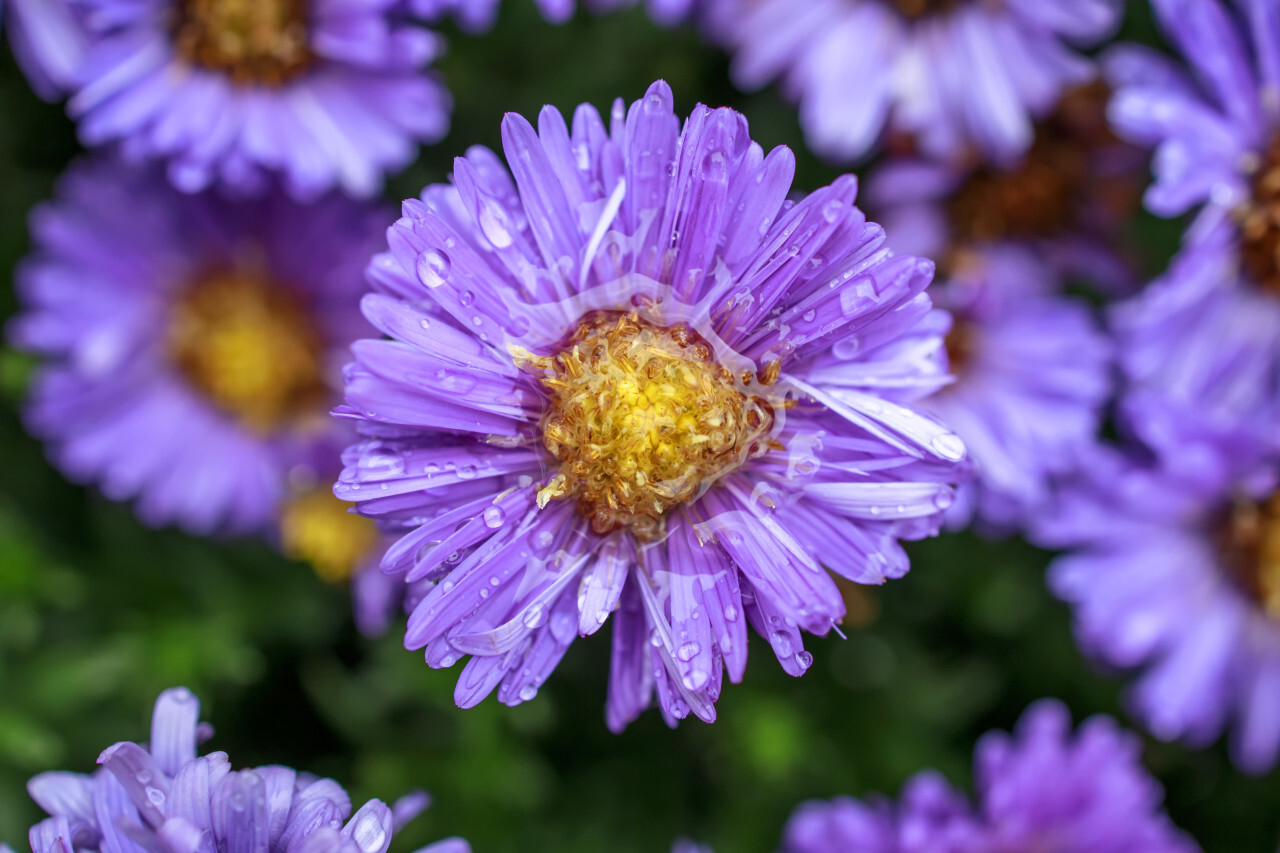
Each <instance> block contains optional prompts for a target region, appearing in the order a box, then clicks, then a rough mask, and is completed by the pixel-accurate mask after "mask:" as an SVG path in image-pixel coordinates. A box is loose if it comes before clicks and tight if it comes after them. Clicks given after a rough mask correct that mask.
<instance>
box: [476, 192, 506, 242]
mask: <svg viewBox="0 0 1280 853" xmlns="http://www.w3.org/2000/svg"><path fill="white" fill-rule="evenodd" d="M478 219H479V224H480V230H481V231H482V232H483V233H484V236H485V237H486V238H487V239H488V240H489V242H490V243H491V244H492V245H493V247H494V248H495V249H505V248H507V247H508V246H510V245H511V244H512V243H514V242H515V239H514V238H513V237H512V236H511V230H510V228H509V227H508V225H507V222H508V220H507V212H506V211H505V210H503V209H502V208H501V207H500V206H499V205H498V203H497V202H496V201H493V200H492V199H486V200H485V201H484V202H483V203H482V204H481V205H480V215H479V217H478Z"/></svg>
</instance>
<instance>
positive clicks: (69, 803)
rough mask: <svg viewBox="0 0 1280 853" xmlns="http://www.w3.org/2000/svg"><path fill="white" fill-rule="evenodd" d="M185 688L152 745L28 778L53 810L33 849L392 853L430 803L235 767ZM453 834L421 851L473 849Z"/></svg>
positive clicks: (177, 692)
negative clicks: (355, 796) (210, 746)
mask: <svg viewBox="0 0 1280 853" xmlns="http://www.w3.org/2000/svg"><path fill="white" fill-rule="evenodd" d="M199 719H200V703H199V700H197V699H196V697H195V695H194V694H192V693H191V691H189V690H187V689H186V688H184V687H177V688H174V689H171V690H166V691H165V692H163V693H161V694H160V697H159V698H158V699H157V700H156V705H155V712H154V714H153V716H152V720H151V741H150V744H149V745H147V746H141V745H139V744H136V743H130V742H127V741H126V742H122V743H117V744H115V745H113V746H110V747H108V748H107V749H106V750H104V751H103V753H102V755H100V756H99V757H98V764H99V765H101V767H100V769H99V770H98V771H97V772H96V773H93V774H89V775H86V774H80V773H68V772H49V773H42V774H40V775H39V776H36V777H35V778H33V779H32V780H31V781H30V783H28V785H27V789H28V791H29V792H30V794H31V798H32V799H33V800H35V802H36V804H37V805H39V806H40V807H41V808H42V809H44V810H45V812H46V813H47V814H48V815H49V817H47V818H45V819H44V820H42V821H41V822H40V823H38V824H36V825H35V826H33V827H31V833H30V841H31V853H89V851H98V850H103V851H107V850H110V851H115V853H142V851H149V853H236V851H247V853H286V851H308V853H317V851H325V853H386V851H387V848H388V847H389V845H390V844H391V839H392V836H393V835H394V834H395V832H396V831H397V830H398V829H400V828H401V827H402V826H404V825H405V824H406V823H407V822H408V821H410V820H412V819H413V817H414V816H415V815H417V814H418V813H419V812H421V811H422V810H423V809H424V808H426V806H427V802H428V799H427V796H426V795H425V794H422V793H417V794H410V795H408V796H406V797H404V798H402V799H401V800H399V801H398V802H396V803H395V804H394V805H393V806H387V805H386V804H385V803H383V802H381V801H380V800H370V801H369V802H367V803H365V804H364V805H363V806H361V807H360V808H359V809H357V810H356V811H355V813H354V814H352V811H351V806H352V803H351V798H350V796H348V794H347V792H346V791H345V790H343V788H342V786H341V785H339V784H338V783H337V782H335V781H333V780H332V779H320V778H317V777H315V776H312V775H310V774H308V773H300V772H298V771H296V770H293V769H292V768H289V767H282V766H279V765H271V766H266V767H251V768H245V769H243V770H232V769H231V762H230V760H229V759H228V757H227V754H226V753H225V752H213V753H209V754H208V755H204V756H200V755H198V753H197V746H198V745H199V743H200V742H202V741H205V740H208V739H209V738H210V737H211V736H212V735H213V730H212V728H211V727H210V726H209V725H208V724H207V723H200V722H199ZM468 850H469V847H468V846H467V844H466V842H464V841H462V840H461V839H448V840H446V841H441V842H439V843H437V844H433V845H431V846H429V847H425V848H423V849H422V850H421V851H419V853H427V851H431V853H467V851H468Z"/></svg>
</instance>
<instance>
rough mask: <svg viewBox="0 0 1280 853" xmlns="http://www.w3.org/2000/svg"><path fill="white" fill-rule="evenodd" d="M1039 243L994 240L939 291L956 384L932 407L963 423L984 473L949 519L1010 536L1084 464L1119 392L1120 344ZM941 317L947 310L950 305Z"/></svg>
mask: <svg viewBox="0 0 1280 853" xmlns="http://www.w3.org/2000/svg"><path fill="white" fill-rule="evenodd" d="M1056 285H1057V282H1056V281H1055V280H1054V277H1053V276H1052V275H1050V274H1049V273H1048V272H1047V271H1046V270H1045V269H1044V268H1043V266H1042V265H1041V264H1040V263H1039V262H1038V261H1037V260H1036V258H1035V257H1034V256H1033V255H1032V254H1031V252H1030V251H1029V250H1026V249H1023V248H1020V247H1014V246H1007V245H1006V246H991V247H988V248H987V249H986V250H985V251H982V252H976V253H973V254H971V255H970V256H969V257H968V258H967V260H965V261H964V262H963V263H957V264H956V271H955V275H954V276H953V277H952V278H951V279H950V280H949V281H947V282H946V283H945V284H943V285H936V284H935V285H934V287H933V288H932V289H931V290H930V293H931V294H932V295H933V298H934V302H935V303H936V304H937V305H938V306H939V307H940V308H943V309H946V311H949V312H950V315H951V323H950V331H949V332H948V333H947V336H946V346H947V354H948V357H949V361H950V367H951V372H952V373H953V374H954V376H955V381H954V382H953V383H952V384H951V385H948V386H947V387H946V388H944V389H942V390H941V391H939V392H938V393H937V394H935V395H933V396H932V397H930V398H928V399H926V400H924V401H922V402H921V403H920V407H921V408H922V409H924V410H925V411H927V412H930V413H931V414H933V415H934V416H935V417H937V418H938V419H939V420H940V421H941V422H942V423H945V424H947V425H948V426H949V427H951V428H952V429H954V430H955V431H956V433H957V434H958V435H959V436H960V437H961V438H962V439H964V442H965V445H966V447H968V449H969V453H970V454H971V458H972V460H973V463H974V466H975V468H976V470H977V475H978V476H977V478H976V480H975V481H974V482H973V483H972V484H968V485H965V486H963V487H962V488H961V490H960V492H959V496H958V500H957V501H956V504H955V506H953V507H952V509H951V511H950V512H949V513H948V523H949V525H950V524H954V525H957V526H963V525H965V524H968V523H969V521H970V520H971V519H972V518H973V517H974V516H975V515H976V516H977V518H978V520H979V521H980V522H981V524H982V526H984V527H985V528H987V529H988V530H990V531H992V532H995V533H1007V532H1010V531H1012V530H1014V529H1016V528H1018V527H1020V526H1021V525H1023V524H1024V523H1025V522H1026V521H1027V520H1029V519H1030V518H1031V517H1032V516H1033V515H1034V514H1035V513H1036V511H1037V510H1038V509H1040V508H1041V507H1043V505H1044V504H1045V502H1046V501H1047V500H1048V499H1049V497H1050V488H1051V483H1052V480H1053V478H1054V477H1055V476H1056V475H1061V474H1064V473H1066V472H1069V471H1071V470H1073V469H1074V468H1075V467H1076V466H1077V465H1079V464H1081V461H1082V459H1084V458H1085V457H1086V456H1087V455H1088V453H1089V451H1090V450H1091V448H1092V446H1093V444H1094V442H1095V441H1096V438H1097V433H1098V428H1099V425H1100V423H1101V420H1102V408H1103V406H1104V405H1105V404H1106V402H1107V398H1108V393H1109V391H1110V389H1111V343H1110V340H1109V339H1108V338H1107V337H1106V336H1105V335H1104V334H1103V333H1102V331H1101V330H1100V329H1099V327H1098V326H1099V324H1098V323H1097V322H1096V320H1095V319H1094V317H1093V316H1092V314H1091V312H1090V311H1089V309H1088V307H1087V306H1086V305H1085V304H1083V303H1082V302H1079V301H1078V300H1075V299H1073V298H1071V297H1066V296H1062V295H1059V294H1058V293H1057V286H1056ZM937 313H938V315H939V316H938V317H937V321H936V322H937V323H938V324H945V323H946V322H947V320H946V312H944V311H939V312H937Z"/></svg>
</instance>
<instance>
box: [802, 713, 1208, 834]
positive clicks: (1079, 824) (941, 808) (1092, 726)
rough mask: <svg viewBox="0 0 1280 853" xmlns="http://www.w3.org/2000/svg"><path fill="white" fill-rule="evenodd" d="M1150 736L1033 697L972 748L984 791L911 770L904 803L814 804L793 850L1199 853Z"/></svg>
mask: <svg viewBox="0 0 1280 853" xmlns="http://www.w3.org/2000/svg"><path fill="white" fill-rule="evenodd" d="M1140 746H1141V744H1140V742H1139V741H1138V739H1137V738H1135V737H1133V736H1132V735H1130V734H1127V733H1125V732H1123V731H1121V730H1120V729H1119V728H1118V727H1117V726H1116V724H1115V721H1113V720H1111V719H1110V718H1107V717H1094V718H1092V719H1089V720H1086V721H1085V722H1084V723H1083V724H1082V725H1081V726H1080V728H1079V730H1078V731H1074V732H1073V731H1072V729H1071V715H1070V713H1069V712H1068V711H1067V709H1066V708H1065V707H1064V706H1063V705H1062V704H1060V703H1058V702H1056V701H1050V700H1044V701H1041V702H1039V703H1037V704H1035V705H1033V706H1031V707H1030V708H1029V709H1027V711H1026V712H1025V713H1024V714H1023V716H1022V719H1021V720H1020V721H1019V722H1018V726H1017V729H1016V730H1015V731H1014V733H1013V734H1012V735H1009V734H1006V733H1004V732H991V733H988V734H987V735H986V736H984V737H983V738H982V740H981V741H979V743H978V747H977V750H976V755H975V757H974V764H975V768H974V777H975V779H974V787H975V789H976V790H975V800H976V802H975V803H974V804H970V802H969V801H968V799H967V798H966V797H965V796H964V795H962V794H961V793H959V792H958V791H956V790H955V789H954V788H952V787H951V786H950V785H949V784H948V783H947V781H946V780H945V779H944V778H943V777H942V776H941V775H940V774H938V773H936V772H933V771H925V772H923V773H920V774H918V775H917V776H915V777H913V778H912V779H911V780H910V781H909V782H908V783H907V785H906V787H905V788H904V789H903V792H902V796H901V799H900V801H899V802H897V803H893V802H890V801H887V800H884V799H873V800H870V801H867V802H862V801H858V800H854V799H851V798H848V797H842V798H837V799H835V800H831V801H829V802H809V803H805V804H802V805H801V806H800V807H799V808H798V809H796V811H795V814H794V815H792V817H791V820H790V822H789V823H788V825H787V828H786V832H785V835H784V839H783V844H782V851H783V853H846V851H869V853H870V851H875V853H1005V851H1008V853H1015V852H1016V851H1024V850H1036V851H1043V853H1196V851H1198V850H1199V847H1197V846H1196V844H1195V843H1194V842H1193V841H1192V840H1191V839H1190V838H1188V837H1187V836H1186V835H1184V834H1183V833H1182V832H1180V831H1179V830H1178V829H1177V828H1176V827H1175V826H1174V825H1173V823H1172V822H1171V821H1170V820H1169V818H1168V816H1166V815H1165V814H1164V812H1163V811H1162V810H1161V803H1162V800H1163V798H1164V794H1163V792H1162V791H1161V789H1160V785H1159V784H1158V783H1157V782H1156V781H1155V780H1154V779H1152V778H1151V777H1150V776H1149V775H1148V774H1147V772H1146V770H1145V768H1143V766H1142V764H1141V761H1140V756H1139V753H1140Z"/></svg>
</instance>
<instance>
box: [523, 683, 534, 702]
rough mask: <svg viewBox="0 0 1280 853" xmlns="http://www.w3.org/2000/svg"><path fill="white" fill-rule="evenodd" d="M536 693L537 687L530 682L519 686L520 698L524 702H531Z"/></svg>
mask: <svg viewBox="0 0 1280 853" xmlns="http://www.w3.org/2000/svg"><path fill="white" fill-rule="evenodd" d="M537 695H538V688H536V687H534V686H533V685H532V684H526V685H525V686H524V687H521V688H520V698H521V700H523V701H525V702H531V701H533V699H534V698H535V697H536V696H537Z"/></svg>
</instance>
